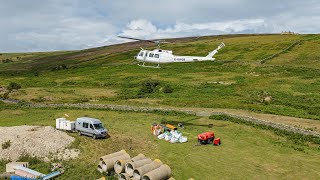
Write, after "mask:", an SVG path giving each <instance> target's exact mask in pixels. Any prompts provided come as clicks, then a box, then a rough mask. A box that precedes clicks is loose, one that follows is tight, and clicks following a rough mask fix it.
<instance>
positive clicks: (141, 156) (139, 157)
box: [131, 154, 147, 162]
mask: <svg viewBox="0 0 320 180" xmlns="http://www.w3.org/2000/svg"><path fill="white" fill-rule="evenodd" d="M142 159H147V157H146V156H144V155H143V154H138V155H137V156H135V157H133V158H132V159H131V161H132V162H135V161H139V160H142Z"/></svg>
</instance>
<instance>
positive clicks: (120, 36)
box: [118, 36, 155, 43]
mask: <svg viewBox="0 0 320 180" xmlns="http://www.w3.org/2000/svg"><path fill="white" fill-rule="evenodd" d="M118 37H119V38H124V39H131V40H137V41H148V42H152V43H155V41H152V40H146V39H139V38H132V37H126V36H118Z"/></svg>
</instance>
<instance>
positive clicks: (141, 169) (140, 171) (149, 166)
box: [133, 159, 162, 180]
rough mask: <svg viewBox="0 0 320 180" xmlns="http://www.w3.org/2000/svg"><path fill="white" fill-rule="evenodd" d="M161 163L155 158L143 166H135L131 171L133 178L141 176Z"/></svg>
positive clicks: (136, 179)
mask: <svg viewBox="0 0 320 180" xmlns="http://www.w3.org/2000/svg"><path fill="white" fill-rule="evenodd" d="M161 165H162V162H161V161H160V160H159V159H155V160H154V161H153V162H152V163H150V164H146V165H144V166H141V167H139V168H136V169H135V170H134V171H133V179H135V180H139V179H141V178H142V176H143V175H144V174H146V173H148V172H150V171H152V170H154V169H157V168H158V167H160V166H161Z"/></svg>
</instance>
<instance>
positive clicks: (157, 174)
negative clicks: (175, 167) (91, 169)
mask: <svg viewBox="0 0 320 180" xmlns="http://www.w3.org/2000/svg"><path fill="white" fill-rule="evenodd" d="M97 170H98V171H99V172H100V173H107V174H108V175H111V174H113V173H115V177H116V178H117V179H119V180H129V179H134V180H140V179H142V180H167V179H170V180H174V179H173V178H172V177H171V174H172V173H171V168H170V167H169V166H168V165H166V164H163V163H162V162H161V161H160V160H159V159H155V160H153V161H152V160H151V159H150V158H147V157H145V156H144V155H143V154H139V155H137V156H135V157H133V158H131V157H130V155H129V154H128V153H127V152H126V151H125V150H121V151H118V152H115V153H112V154H109V155H106V156H102V157H100V162H99V164H98V168H97Z"/></svg>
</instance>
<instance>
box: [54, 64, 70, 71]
mask: <svg viewBox="0 0 320 180" xmlns="http://www.w3.org/2000/svg"><path fill="white" fill-rule="evenodd" d="M63 69H68V67H67V65H65V64H57V65H56V66H54V67H52V68H51V70H52V71H59V70H63Z"/></svg>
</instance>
